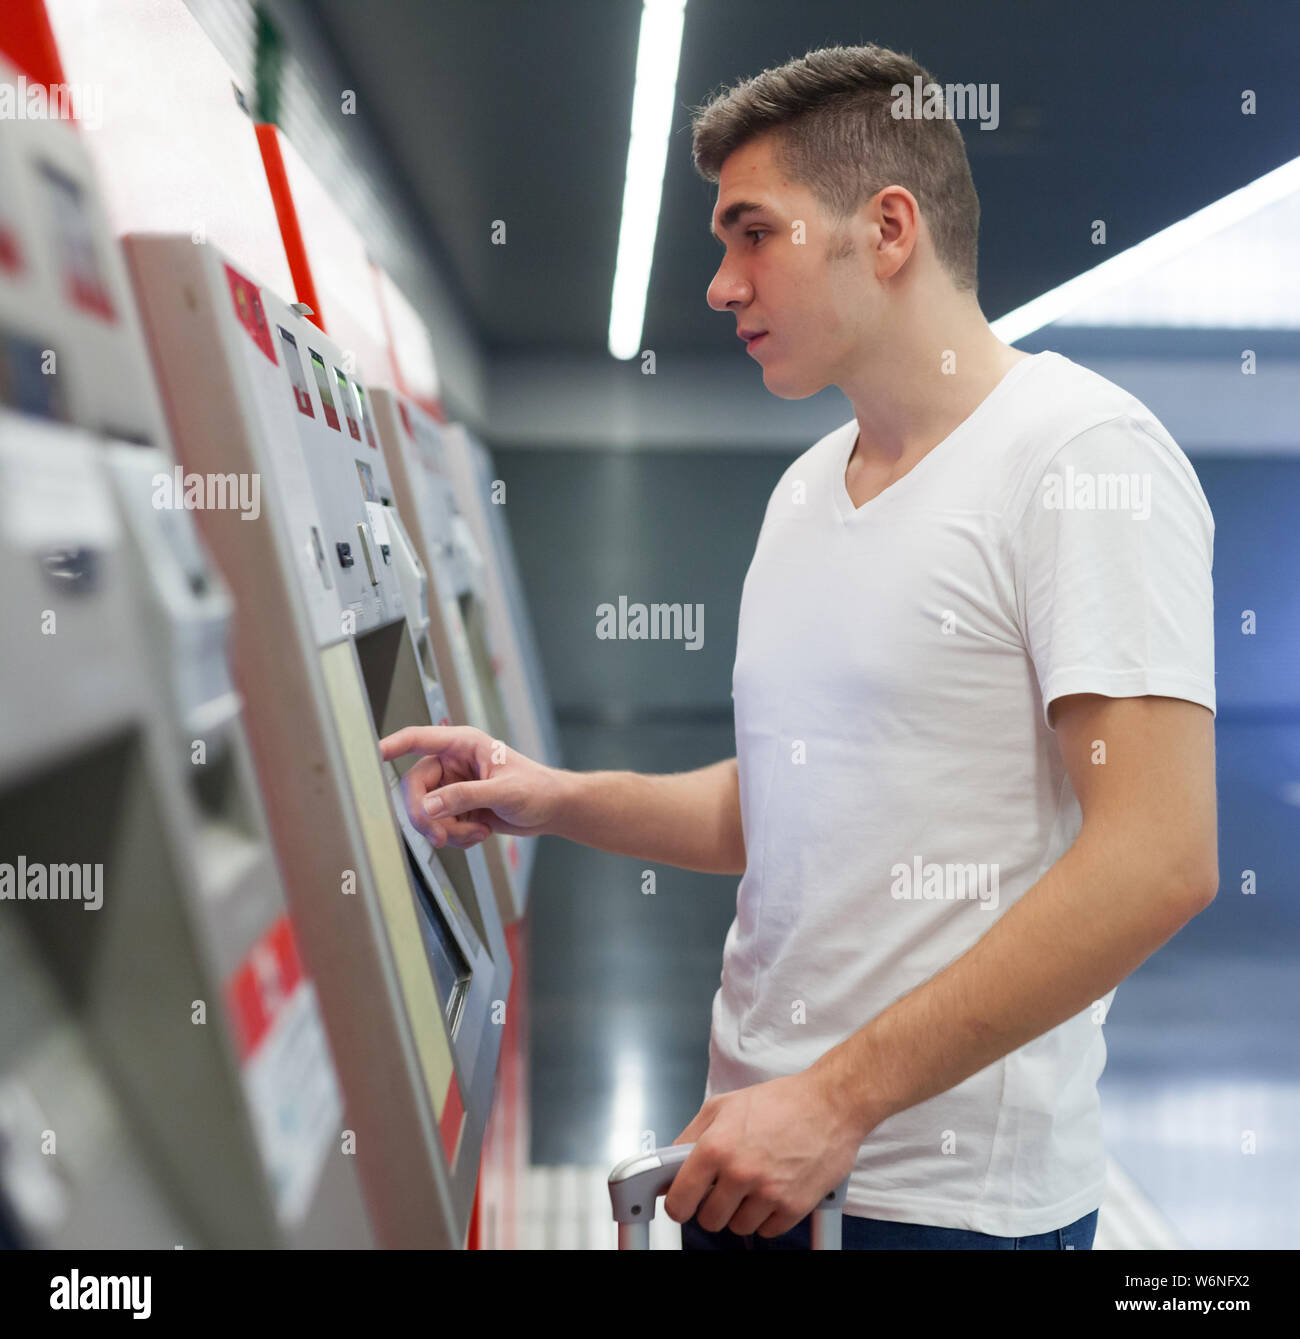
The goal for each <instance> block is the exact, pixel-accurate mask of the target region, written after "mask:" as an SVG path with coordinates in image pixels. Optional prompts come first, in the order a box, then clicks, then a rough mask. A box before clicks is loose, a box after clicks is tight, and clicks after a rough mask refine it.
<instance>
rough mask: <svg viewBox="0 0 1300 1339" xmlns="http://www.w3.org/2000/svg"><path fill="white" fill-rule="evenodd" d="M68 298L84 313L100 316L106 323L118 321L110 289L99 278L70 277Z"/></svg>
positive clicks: (79, 275) (89, 276)
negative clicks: (109, 294)
mask: <svg viewBox="0 0 1300 1339" xmlns="http://www.w3.org/2000/svg"><path fill="white" fill-rule="evenodd" d="M68 298H69V299H70V300H71V301H72V302H74V303H76V305H77V306H78V307H80V308H81V310H82V311H86V312H89V313H90V314H91V315H92V316H98V317H100V318H101V319H102V320H105V321H116V320H117V313H116V312H115V311H114V310H113V302H112V299H111V298H110V297H109V296H108V289H106V288H105V287H104V285H103V284H101V283H100V282H99V279H98V277H97V276H92V275H85V274H70V275H68Z"/></svg>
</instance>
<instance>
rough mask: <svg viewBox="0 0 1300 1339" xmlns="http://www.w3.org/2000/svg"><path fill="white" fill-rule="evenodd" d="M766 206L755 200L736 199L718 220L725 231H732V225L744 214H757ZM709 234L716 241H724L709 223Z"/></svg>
mask: <svg viewBox="0 0 1300 1339" xmlns="http://www.w3.org/2000/svg"><path fill="white" fill-rule="evenodd" d="M766 208H767V206H766V205H760V204H755V203H754V201H753V200H734V201H732V203H731V204H729V205H728V206H727V207H726V209H724V210H723V211H722V217H721V218H720V219H719V220H718V222H719V223H721V225H722V231H723V232H730V231H731V228H732V225H733V224H734V223H735V222H736V220H737V219H739V218H740V216H741V215H742V214H757V213H760V212H761V211H762V210H764V209H766ZM709 236H710V237H712V238H713V240H714V241H715V242H721V241H722V238H721V237H719V236H718V234H717V232H716V231H715V230H714V228H713V225H712V224H710V225H709Z"/></svg>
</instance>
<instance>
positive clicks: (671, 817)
mask: <svg viewBox="0 0 1300 1339" xmlns="http://www.w3.org/2000/svg"><path fill="white" fill-rule="evenodd" d="M558 776H559V785H560V800H559V803H558V805H557V809H556V816H555V819H554V821H553V822H552V824H551V826H550V828H549V829H548V830H549V831H550V832H553V833H554V834H555V835H556V836H559V837H567V838H568V839H569V840H570V841H575V842H581V843H582V844H583V845H584V846H594V847H596V848H597V849H598V850H601V851H612V852H614V853H615V854H616V855H630V856H635V857H636V858H637V859H638V860H646V861H650V862H653V863H656V864H662V865H676V866H677V867H678V868H679V869H695V870H701V871H703V872H704V873H705V874H743V873H744V872H745V837H744V833H743V832H742V830H741V824H740V779H739V772H738V771H737V764H736V759H735V758H726V759H724V760H723V761H721V762H716V763H712V764H710V765H709V766H708V767H701V768H699V769H698V770H696V771H694V772H673V773H669V774H667V775H662V776H660V775H646V774H644V773H641V772H567V771H561V772H559V774H558Z"/></svg>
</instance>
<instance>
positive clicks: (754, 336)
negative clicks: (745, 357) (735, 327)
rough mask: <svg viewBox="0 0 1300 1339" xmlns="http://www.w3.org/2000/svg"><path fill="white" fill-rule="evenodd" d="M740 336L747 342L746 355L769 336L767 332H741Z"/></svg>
mask: <svg viewBox="0 0 1300 1339" xmlns="http://www.w3.org/2000/svg"><path fill="white" fill-rule="evenodd" d="M739 334H740V337H741V339H743V340H744V341H745V352H746V353H750V352H752V351H753V350H754V348H755V347H756V346H757V345H758V344H759V342H760V341H761V340H765V339H766V338H767V336H768V332H767V331H766V330H741V331H740V332H739Z"/></svg>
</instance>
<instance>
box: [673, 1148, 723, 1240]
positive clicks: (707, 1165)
mask: <svg viewBox="0 0 1300 1339" xmlns="http://www.w3.org/2000/svg"><path fill="white" fill-rule="evenodd" d="M717 1179H718V1169H717V1167H716V1166H715V1164H714V1162H713V1160H712V1159H711V1158H710V1157H709V1155H708V1154H707V1153H705V1152H704V1151H702V1150H701V1148H700V1146H699V1144H696V1145H695V1147H694V1149H692V1151H691V1153H690V1154H689V1156H688V1157H687V1159H686V1161H685V1162H684V1163H682V1165H681V1167H680V1168H679V1169H678V1171H677V1175H676V1176H674V1177H673V1183H672V1185H671V1186H670V1187H669V1189H668V1193H667V1194H666V1195H665V1196H664V1213H666V1214H667V1215H668V1217H669V1218H671V1219H673V1221H674V1222H677V1223H687V1222H689V1221H690V1220H691V1219H692V1218H694V1217H695V1214H696V1211H697V1210H698V1209H699V1207H700V1205H701V1204H702V1203H703V1201H704V1197H705V1196H706V1195H707V1194H708V1193H709V1191H710V1190H711V1189H712V1188H713V1183H714V1182H715V1181H716V1180H717ZM670 1202H671V1207H670Z"/></svg>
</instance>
